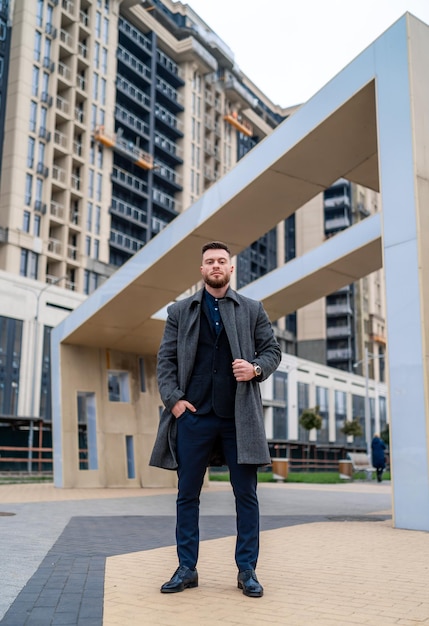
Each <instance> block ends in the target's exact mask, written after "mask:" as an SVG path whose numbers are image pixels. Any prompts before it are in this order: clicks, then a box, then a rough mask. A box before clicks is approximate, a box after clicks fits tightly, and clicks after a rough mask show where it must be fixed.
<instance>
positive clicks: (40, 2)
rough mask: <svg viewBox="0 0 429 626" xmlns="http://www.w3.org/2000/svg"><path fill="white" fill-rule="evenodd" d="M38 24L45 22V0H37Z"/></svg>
mask: <svg viewBox="0 0 429 626" xmlns="http://www.w3.org/2000/svg"><path fill="white" fill-rule="evenodd" d="M36 24H37V26H42V24H43V0H37V8H36Z"/></svg>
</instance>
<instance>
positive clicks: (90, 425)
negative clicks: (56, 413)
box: [77, 391, 98, 470]
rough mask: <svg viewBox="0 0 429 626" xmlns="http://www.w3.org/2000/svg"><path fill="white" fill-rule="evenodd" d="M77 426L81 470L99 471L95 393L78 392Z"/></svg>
mask: <svg viewBox="0 0 429 626" xmlns="http://www.w3.org/2000/svg"><path fill="white" fill-rule="evenodd" d="M77 425H78V450H79V469H80V470H96V469H98V452H97V411H96V402H95V393H92V392H87V391H78V393H77Z"/></svg>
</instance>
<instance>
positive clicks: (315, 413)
mask: <svg viewBox="0 0 429 626" xmlns="http://www.w3.org/2000/svg"><path fill="white" fill-rule="evenodd" d="M299 423H300V424H301V426H302V427H303V428H305V430H308V431H310V430H313V428H315V429H316V430H320V429H321V428H322V418H321V417H320V415H319V407H318V406H315V407H314V409H304V410H303V412H302V413H301V415H300V416H299Z"/></svg>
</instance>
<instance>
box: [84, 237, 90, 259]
mask: <svg viewBox="0 0 429 626" xmlns="http://www.w3.org/2000/svg"><path fill="white" fill-rule="evenodd" d="M85 254H86V256H91V237H88V236H86V237H85Z"/></svg>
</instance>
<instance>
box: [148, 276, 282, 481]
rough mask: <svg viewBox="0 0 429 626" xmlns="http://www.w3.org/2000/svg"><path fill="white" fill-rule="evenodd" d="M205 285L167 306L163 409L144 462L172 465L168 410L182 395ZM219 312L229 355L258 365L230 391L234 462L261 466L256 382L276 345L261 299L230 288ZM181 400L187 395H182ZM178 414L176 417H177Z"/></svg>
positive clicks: (273, 361)
mask: <svg viewBox="0 0 429 626" xmlns="http://www.w3.org/2000/svg"><path fill="white" fill-rule="evenodd" d="M203 292H204V288H203V289H201V290H200V291H198V292H197V293H196V294H194V295H193V296H190V297H189V298H186V299H184V300H180V301H178V302H175V303H174V304H172V305H171V306H170V307H169V308H168V318H167V321H166V324H165V329H164V336H163V339H162V342H161V346H160V349H159V352H158V367H157V376H158V386H159V391H160V395H161V399H162V401H163V403H164V407H165V408H164V410H163V412H162V415H161V419H160V423H159V428H158V433H157V437H156V440H155V445H154V448H153V450H152V455H151V458H150V461H149V465H152V466H154V467H161V468H164V469H170V470H175V469H176V468H177V460H176V429H177V425H176V418H175V417H174V415H173V414H172V413H171V409H172V408H173V406H174V405H175V404H176V402H177V401H178V400H180V399H181V398H185V390H186V389H187V386H188V383H189V380H190V378H191V374H192V368H193V364H194V360H195V355H196V351H197V345H198V338H199V332H200V315H201V302H202V297H203ZM219 311H220V314H221V317H222V322H223V325H224V328H225V331H226V334H227V337H228V341H229V345H230V348H231V352H232V358H233V359H246V360H247V361H250V362H254V363H257V364H258V365H260V366H261V368H262V374H261V375H260V376H259V377H258V379H256V378H253V379H252V380H250V381H248V382H238V383H237V390H236V396H235V424H236V430H237V454H238V463H242V464H255V465H266V464H269V463H270V462H271V458H270V453H269V448H268V444H267V440H266V435H265V427H264V418H263V408H262V400H261V394H260V390H259V384H258V381H259V382H260V381H262V380H265V379H266V378H268V376H270V375H271V374H272V373H273V372H274V371H275V370H276V369H277V367H278V365H279V363H280V360H281V350H280V346H279V345H278V343H277V341H276V339H275V337H274V333H273V329H272V327H271V324H270V321H269V319H268V316H267V314H266V312H265V310H264V308H263V306H262V304H261V303H260V302H258V301H256V300H251V299H250V298H246V297H244V296H242V295H240V294H238V293H237V292H236V291H234V290H233V289H231V288H229V289H228V291H227V292H226V295H225V297H224V298H222V299H220V300H219ZM185 399H186V398H185ZM179 419H180V418H179Z"/></svg>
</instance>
